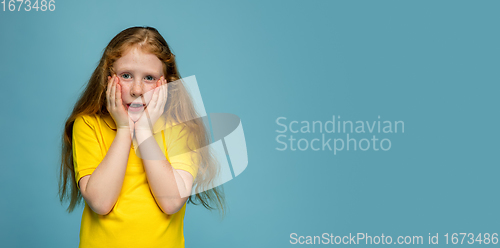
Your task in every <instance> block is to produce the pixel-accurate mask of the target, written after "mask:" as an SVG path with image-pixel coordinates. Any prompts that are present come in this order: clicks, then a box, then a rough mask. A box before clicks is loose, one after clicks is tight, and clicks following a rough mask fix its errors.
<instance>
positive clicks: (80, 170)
mask: <svg viewBox="0 0 500 248" xmlns="http://www.w3.org/2000/svg"><path fill="white" fill-rule="evenodd" d="M102 159H103V156H102V152H101V146H100V145H99V141H98V140H97V134H96V131H95V126H94V125H92V124H91V121H90V120H88V119H86V118H84V116H80V117H78V118H77V119H76V120H75V123H74V124H73V165H74V169H75V180H76V183H77V185H78V181H79V180H80V178H82V177H84V176H86V175H90V174H92V172H94V170H95V169H96V168H97V166H98V165H99V163H101V161H102ZM78 189H80V187H79V186H78Z"/></svg>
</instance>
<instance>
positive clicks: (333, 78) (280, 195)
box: [0, 0, 500, 248]
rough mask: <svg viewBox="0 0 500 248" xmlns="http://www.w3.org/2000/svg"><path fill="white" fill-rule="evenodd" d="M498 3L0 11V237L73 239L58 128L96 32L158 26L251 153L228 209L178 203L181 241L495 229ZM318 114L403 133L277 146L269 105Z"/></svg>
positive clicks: (18, 243) (99, 42)
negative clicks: (238, 127) (343, 143)
mask: <svg viewBox="0 0 500 248" xmlns="http://www.w3.org/2000/svg"><path fill="white" fill-rule="evenodd" d="M17 4H18V3H16V6H17ZM1 7H2V5H0V8H1ZM499 8H500V3H499V2H498V1H381V0H379V1H325V0H321V1H276V0H274V1H60V0H59V1H56V10H55V11H53V12H50V11H46V12H41V11H38V12H37V11H34V10H31V11H29V12H27V11H22V10H21V11H17V10H16V11H12V12H11V11H8V7H7V9H6V10H4V11H0V35H1V39H0V75H1V79H0V82H1V89H2V103H3V104H4V106H3V108H2V114H1V115H0V130H1V131H0V132H1V133H2V139H3V141H2V142H1V144H0V147H1V149H0V150H1V154H2V162H1V171H2V173H0V195H1V204H0V213H1V214H0V242H1V243H2V245H1V246H2V247H53V248H55V247H77V245H78V241H79V240H78V239H79V228H80V218H81V212H82V210H83V208H82V207H80V208H78V209H77V210H75V212H73V213H71V214H68V213H67V212H65V209H66V206H67V205H64V206H63V205H61V204H60V203H59V201H58V197H57V170H58V166H59V158H60V140H61V134H62V128H63V124H64V121H65V118H66V117H67V116H68V114H69V113H70V110H71V109H72V107H73V105H74V103H75V100H76V98H77V96H78V95H79V94H80V92H81V91H82V90H83V87H84V84H85V83H86V81H87V80H88V79H89V77H90V75H91V73H92V71H93V69H94V68H95V66H96V65H97V63H98V60H99V59H100V56H101V53H102V51H103V49H104V48H105V46H106V45H107V43H108V42H109V41H110V40H111V38H113V37H114V36H115V35H116V34H118V33H119V32H120V31H121V30H123V29H125V28H128V27H131V26H137V25H148V26H153V27H155V28H157V29H158V30H159V31H160V33H161V34H162V35H163V36H164V37H165V39H166V40H167V42H169V44H170V46H171V48H172V49H173V52H174V53H175V54H176V56H177V58H178V65H179V69H180V73H181V75H182V76H183V77H187V76H191V75H196V78H197V81H198V84H199V87H200V91H201V94H202V97H203V101H204V103H205V108H206V110H207V112H208V113H232V114H235V115H238V116H239V117H240V118H241V121H242V125H243V129H244V132H245V137H246V144H247V149H248V160H249V163H248V167H247V169H246V170H245V171H244V172H243V173H242V174H241V175H239V176H238V177H236V178H235V179H233V180H231V181H229V182H228V183H226V184H225V185H224V186H225V191H226V198H227V202H228V205H229V212H228V214H227V216H226V218H224V219H223V220H220V218H219V216H218V215H217V213H216V212H210V211H208V210H205V209H204V208H203V207H201V206H192V205H188V209H187V212H186V217H185V227H184V228H185V230H184V231H185V238H186V246H187V247H288V246H293V245H292V244H291V242H293V240H292V239H291V238H290V235H291V234H292V233H296V234H297V235H301V236H308V235H322V234H323V233H332V234H334V235H341V236H344V235H349V233H352V234H356V233H367V234H368V235H372V236H375V235H378V236H380V235H381V234H384V235H386V236H387V235H391V236H392V237H393V238H394V241H395V238H396V237H398V236H399V235H402V236H414V235H420V236H423V238H424V239H423V240H424V243H428V235H429V233H431V234H432V235H435V234H436V233H439V235H440V237H439V244H444V242H445V240H444V236H443V235H444V234H446V233H449V235H450V236H451V234H452V233H460V232H465V233H473V234H474V235H477V234H479V233H490V234H492V233H499V232H500V224H499V223H500V214H499V211H498V209H500V200H499V196H498V195H499V192H500V182H499V180H498V174H499V173H500V170H499V167H498V165H499V159H498V156H497V154H498V151H499V149H500V144H499V142H498V140H499V138H500V133H499V129H498V123H499V117H498V106H499V98H498V92H499V89H500V87H499V84H498V77H499V68H500V62H499V58H500V54H499V52H500V50H499V44H500V35H499V32H498V24H499V23H500V15H498V9H499ZM333 115H336V116H341V118H342V119H341V120H352V121H356V120H361V121H369V122H370V123H371V122H373V121H376V120H378V116H380V120H389V121H392V122H394V121H404V124H405V132H404V133H398V134H395V133H393V134H377V135H379V136H380V138H388V139H390V141H391V144H392V146H391V149H390V150H388V151H382V150H379V151H375V150H373V149H370V150H367V151H360V150H359V149H358V150H357V151H352V150H350V151H346V150H344V151H339V152H337V153H336V154H334V153H333V151H314V150H312V149H308V150H305V151H299V150H297V151H292V150H290V149H288V150H286V151H279V150H277V148H281V147H282V146H283V145H282V144H280V143H278V142H277V141H276V138H277V136H278V135H280V133H278V132H277V130H282V129H283V127H281V126H280V125H278V124H277V123H276V120H277V118H279V117H285V118H286V121H285V120H283V121H282V123H283V124H285V125H288V123H290V122H291V121H293V120H295V121H298V122H299V124H296V126H294V128H298V127H301V125H300V122H301V121H310V122H312V121H316V120H320V121H323V122H326V121H329V120H332V116H333ZM284 135H287V137H289V136H290V135H296V137H297V138H300V137H305V138H308V139H309V140H310V139H312V138H314V137H321V134H318V133H315V134H301V133H297V134H295V133H291V132H287V133H285V134H284ZM327 135H330V134H327ZM328 137H330V138H332V137H335V136H331V135H330V136H328ZM339 137H340V136H339ZM363 137H369V138H371V135H366V136H363ZM283 140H285V139H283ZM318 144H319V143H318ZM476 245H479V244H478V243H477V242H476V243H474V245H472V246H476ZM420 246H422V245H420ZM424 246H427V245H424ZM479 246H480V247H483V246H484V244H482V245H479ZM487 246H493V245H491V244H490V245H487Z"/></svg>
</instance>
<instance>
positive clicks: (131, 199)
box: [59, 27, 225, 248]
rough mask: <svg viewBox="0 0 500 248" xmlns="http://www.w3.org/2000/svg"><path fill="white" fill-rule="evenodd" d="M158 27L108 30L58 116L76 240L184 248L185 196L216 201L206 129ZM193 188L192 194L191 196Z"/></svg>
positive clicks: (63, 191) (64, 186)
mask: <svg viewBox="0 0 500 248" xmlns="http://www.w3.org/2000/svg"><path fill="white" fill-rule="evenodd" d="M180 78H181V77H180V75H179V72H178V70H177V65H176V63H175V56H174V54H172V52H171V51H170V48H169V46H168V45H167V43H166V41H165V40H164V39H163V37H162V36H161V35H160V34H159V33H158V31H157V30H156V29H154V28H151V27H132V28H128V29H126V30H123V31H122V32H120V33H119V34H118V35H116V36H115V37H114V38H113V39H112V40H111V42H110V43H109V44H108V46H107V47H106V49H105V50H104V52H103V55H102V58H101V60H100V62H99V65H98V66H97V68H96V69H95V71H94V73H93V74H92V76H91V77H90V80H89V82H88V84H87V87H86V89H85V91H84V92H83V94H82V95H81V96H80V98H79V100H78V101H77V103H76V105H75V107H74V109H73V112H72V113H71V115H70V117H69V118H68V119H67V121H66V125H65V129H64V133H63V144H62V162H61V170H60V177H59V197H60V200H61V202H62V201H64V200H66V199H69V200H70V204H69V207H68V212H72V211H73V210H74V208H75V206H76V205H77V204H79V203H81V200H82V198H83V199H84V200H85V208H84V210H83V214H82V222H81V228H80V246H79V247H81V248H86V247H92V248H95V247H106V248H112V247H162V248H163V247H184V234H183V219H184V213H185V208H186V202H191V203H194V204H199V203H201V204H203V206H204V207H206V208H208V209H219V210H220V211H221V213H222V214H223V210H224V205H225V202H224V197H223V192H222V187H221V186H219V187H217V188H212V189H210V190H205V189H207V188H210V187H209V186H207V185H209V184H210V183H211V181H212V180H213V179H214V177H215V175H216V174H217V172H218V170H217V168H216V165H217V161H215V159H214V157H213V156H212V155H211V152H210V151H209V150H208V147H209V146H207V145H208V144H209V134H208V133H207V132H206V129H205V126H204V124H203V122H202V121H201V119H200V118H198V116H197V114H196V111H195V109H194V106H193V104H192V101H191V99H190V97H189V95H188V93H187V91H186V89H185V88H184V86H183V84H182V81H181V80H180ZM193 185H195V189H196V190H195V191H196V192H201V193H197V194H196V195H191V192H192V190H193Z"/></svg>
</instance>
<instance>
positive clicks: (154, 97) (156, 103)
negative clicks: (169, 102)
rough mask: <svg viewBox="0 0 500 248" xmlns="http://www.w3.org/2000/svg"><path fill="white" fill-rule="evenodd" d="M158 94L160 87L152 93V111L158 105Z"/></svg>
mask: <svg viewBox="0 0 500 248" xmlns="http://www.w3.org/2000/svg"><path fill="white" fill-rule="evenodd" d="M159 94H160V87H156V88H155V91H154V93H153V97H152V99H151V103H152V106H151V107H153V108H154V109H155V108H156V106H157V105H158V95H159Z"/></svg>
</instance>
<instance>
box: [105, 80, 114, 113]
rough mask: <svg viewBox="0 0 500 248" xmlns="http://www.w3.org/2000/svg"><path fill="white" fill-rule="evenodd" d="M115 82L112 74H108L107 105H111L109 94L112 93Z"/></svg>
mask: <svg viewBox="0 0 500 248" xmlns="http://www.w3.org/2000/svg"><path fill="white" fill-rule="evenodd" d="M112 84H113V82H112V78H111V77H110V76H108V86H107V89H106V105H107V107H108V108H109V107H111V101H110V100H109V96H110V93H111V85H112Z"/></svg>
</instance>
